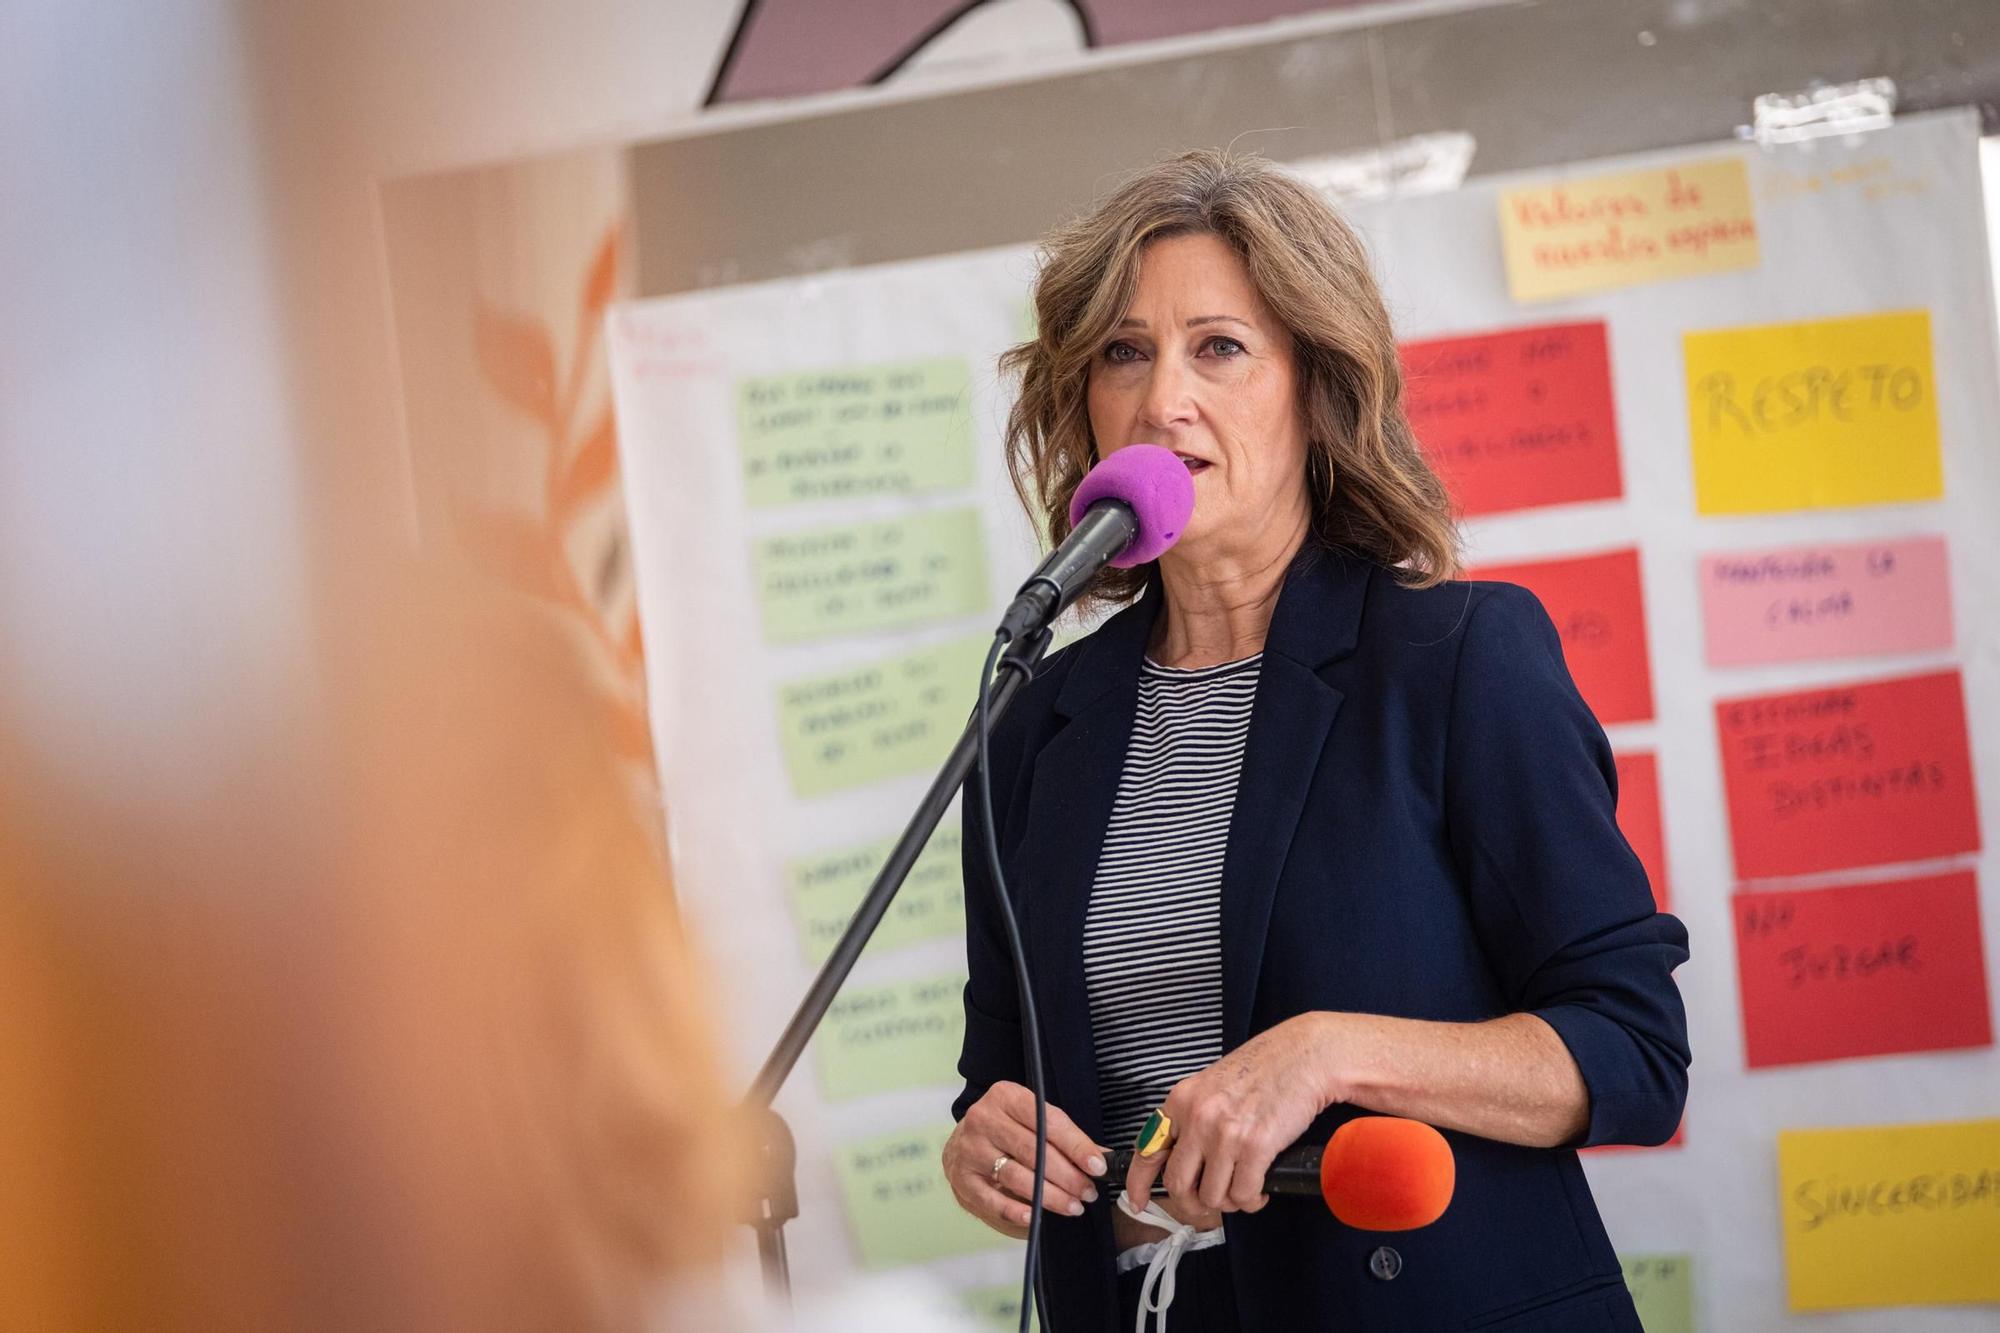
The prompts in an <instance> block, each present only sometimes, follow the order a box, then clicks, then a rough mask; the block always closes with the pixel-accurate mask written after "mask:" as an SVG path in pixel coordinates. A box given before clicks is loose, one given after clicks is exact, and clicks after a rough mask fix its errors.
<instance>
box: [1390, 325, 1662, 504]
mask: <svg viewBox="0 0 2000 1333" xmlns="http://www.w3.org/2000/svg"><path fill="white" fill-rule="evenodd" d="M1399 350H1400V351H1401V353H1402V361H1403V376H1404V391H1403V410H1404V412H1405V413H1406V414H1407V415H1408V416H1409V419H1410V427H1411V429H1412V430H1414V431H1415V432H1416V436H1417V440H1418V442H1419V444H1421V446H1422V447H1423V451H1424V454H1425V456H1426V457H1428V458H1429V459H1430V462H1431V466H1432V467H1434V468H1436V469H1437V470H1438V475H1440V476H1441V477H1443V478H1444V483H1445V486H1446V487H1447V488H1448V489H1449V490H1450V492H1451V498H1452V500H1453V501H1454V502H1455V503H1456V504H1457V505H1458V508H1459V510H1460V512H1461V513H1464V514H1467V515H1472V514H1496V513H1501V512H1503V511H1505V510H1509V509H1530V508H1533V507H1535V506H1537V505H1558V504H1574V503H1576V502H1577V501H1580V500H1615V499H1617V498H1618V497H1619V496H1621V495H1623V494H1624V493H1625V487H1624V482H1623V480H1622V478H1621V477H1620V475H1619V471H1618V420H1617V416H1616V414H1615V413H1614V412H1613V411H1612V406H1611V358H1610V354H1609V352H1608V351H1607V349H1606V346H1605V338H1604V323H1603V321H1601V320H1599V321H1595V322H1592V323H1588V324H1547V325H1542V326H1540V327H1538V328H1527V329H1508V330H1505V331H1503V332H1500V333H1482V334H1475V335H1473V336H1471V337H1466V338H1435V339H1431V340H1429V341H1425V342H1409V343H1404V344H1402V346H1401V348H1400V349H1399Z"/></svg>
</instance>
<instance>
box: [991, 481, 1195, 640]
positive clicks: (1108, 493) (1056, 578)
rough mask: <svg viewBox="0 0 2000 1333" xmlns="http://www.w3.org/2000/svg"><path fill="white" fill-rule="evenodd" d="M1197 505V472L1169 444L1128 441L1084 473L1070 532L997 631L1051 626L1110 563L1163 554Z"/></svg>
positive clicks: (1022, 633)
mask: <svg viewBox="0 0 2000 1333" xmlns="http://www.w3.org/2000/svg"><path fill="white" fill-rule="evenodd" d="M1192 513H1194V478H1192V477H1190V476H1189V475H1188V470H1187V465H1186V464H1185V463H1183V462H1181V460H1180V459H1179V458H1177V457H1175V456H1174V453H1173V451H1172V450H1170V449H1163V448H1161V447H1160V446H1159V445H1157V444H1129V445H1126V446H1125V447H1124V448H1123V449H1119V450H1116V451H1114V452H1113V453H1112V454H1111V456H1110V457H1108V458H1106V459H1105V460H1104V461H1103V462H1101V463H1099V464H1098V465H1097V466H1096V467H1094V468H1092V469H1091V470H1090V471H1089V472H1088V473H1086V474H1085V475H1084V478H1083V484H1082V485H1080V486H1078V487H1077V488H1076V495H1075V497H1074V498H1072V499H1071V500H1070V504H1069V522H1070V530H1069V536H1067V537H1065V538H1063V540H1062V544H1061V545H1059V546H1057V547H1056V549H1055V550H1053V551H1051V552H1049V555H1048V558H1047V559H1046V560H1044V561H1042V563H1041V564H1040V565H1038V566H1037V567H1036V569H1035V572H1034V573H1032V574H1030V575H1028V581H1027V582H1026V583H1023V584H1022V585H1021V590H1020V591H1019V592H1017V593H1015V594H1014V601H1013V604H1012V605H1010V606H1009V607H1008V608H1007V613H1006V614H1005V615H1004V616H1002V617H1001V618H1000V628H999V631H998V632H999V633H1000V634H1001V635H1003V636H1005V637H1006V639H1007V640H1008V641H1009V642H1012V643H1018V642H1020V641H1021V640H1022V639H1024V638H1026V637H1027V636H1029V635H1031V634H1034V633H1037V632H1038V631H1040V630H1043V629H1046V628H1048V625H1049V622H1050V621H1052V620H1054V619H1055V618H1056V617H1057V616H1059V615H1061V614H1062V613H1063V612H1064V611H1065V610H1066V609H1068V607H1069V606H1070V604H1071V603H1073V602H1074V601H1076V599H1077V598H1078V597H1081V596H1082V595H1083V590H1084V589H1085V588H1087V587H1089V586H1090V581H1091V580H1092V579H1094V578H1096V577H1097V575H1098V572H1099V571H1100V570H1102V569H1103V568H1104V567H1105V566H1106V565H1112V566H1114V567H1116V568H1118V569H1130V568H1132V567H1133V566H1134V565H1143V564H1145V563H1146V562H1148V561H1150V560H1157V559H1159V557H1160V553H1161V552H1162V551H1165V550H1166V549H1167V548H1168V547H1170V546H1172V545H1173V544H1174V543H1175V542H1177V541H1179V540H1180V536H1181V530H1182V529H1183V528H1185V527H1186V526H1187V521H1188V516H1189V515H1190V514H1192Z"/></svg>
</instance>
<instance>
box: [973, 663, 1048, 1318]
mask: <svg viewBox="0 0 2000 1333" xmlns="http://www.w3.org/2000/svg"><path fill="white" fill-rule="evenodd" d="M1008 643H1009V638H1008V636H1007V635H1006V634H996V635H994V636H993V647H992V648H990V649H989V650H987V653H986V666H985V669H984V670H983V671H981V672H980V675H979V813H980V823H981V824H983V825H984V826H985V832H986V839H985V841H986V868H987V872H988V873H989V874H991V875H992V877H993V896H994V897H996V898H998V899H999V900H1000V920H1001V921H1002V922H1004V923H1005V924H1006V927H1007V951H1008V952H1009V953H1010V954H1012V955H1013V959H1014V985H1015V988H1016V989H1017V990H1018V991H1019V992H1020V997H1021V1043H1022V1045H1023V1046H1024V1047H1026V1050H1027V1064H1028V1069H1027V1074H1028V1088H1029V1090H1030V1091H1031V1092H1033V1093H1034V1094H1035V1184H1034V1188H1033V1189H1032V1190H1030V1191H1029V1193H1030V1195H1031V1197H1030V1198H1029V1200H1028V1253H1027V1257H1026V1258H1025V1259H1023V1260H1022V1263H1021V1333H1028V1328H1029V1324H1030V1322H1031V1321H1032V1320H1033V1319H1034V1317H1035V1272H1036V1269H1037V1268H1038V1267H1039V1258H1040V1255H1041V1248H1042V1187H1043V1185H1044V1184H1046V1183H1047V1179H1048V1165H1049V1163H1048V1152H1049V1099H1048V1094H1047V1092H1046V1091H1044V1087H1045V1085H1044V1081H1043V1078H1042V1025H1041V1020H1040V1019H1039V1018H1037V1017H1036V1015H1035V996H1034V989H1033V987H1032V986H1031V985H1030V984H1029V982H1028V953H1027V950H1026V948H1024V947H1023V946H1022V944H1021V926H1020V923H1019V922H1017V921H1016V920H1015V919H1014V902H1013V899H1011V898H1009V897H1008V896H1007V877H1006V875H1005V874H1004V873H1003V872H1002V871H1001V869H1000V833H999V830H998V829H996V828H995V827H994V825H993V776H992V765H991V764H989V763H988V762H987V759H988V754H987V747H988V742H989V741H991V740H992V732H993V725H992V714H991V707H992V692H993V673H994V670H995V669H996V667H997V666H998V664H999V661H1000V655H1001V654H1002V653H1004V652H1005V651H1006V650H1007V645H1008ZM1017 665H1019V664H1015V663H1010V664H1009V666H1010V669H1011V668H1012V667H1014V666H1017ZM1021 669H1023V670H1025V667H1023V668H1021Z"/></svg>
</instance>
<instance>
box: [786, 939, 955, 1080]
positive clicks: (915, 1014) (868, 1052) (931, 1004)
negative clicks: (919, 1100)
mask: <svg viewBox="0 0 2000 1333" xmlns="http://www.w3.org/2000/svg"><path fill="white" fill-rule="evenodd" d="M964 992H965V973H964V972H962V971H960V972H955V973H952V972H948V973H945V974H944V975H942V976H935V977H919V978H917V979H916V980H914V981H892V982H890V983H889V984H888V985H886V986H856V987H852V988H850V989H848V990H845V991H842V992H841V993H840V996H839V998H838V999H836V1000H835V1001H834V1002H833V1007H832V1008H831V1009H829V1010H827V1013H826V1024H825V1026H824V1027H822V1028H821V1029H820V1030H819V1035H818V1036H817V1037H815V1038H814V1045H816V1046H818V1047H819V1068H820V1076H821V1078H822V1080H823V1081H824V1082H825V1084H826V1095H827V1100H829V1101H836V1102H838V1101H846V1100H848V1099H849V1098H852V1097H865V1096H867V1095H869V1094H870V1093H876V1092H892V1091H894V1090H896V1089H897V1088H923V1087H933V1086H937V1085H939V1084H945V1083H955V1082H957V1080H958V1073H957V1070H958V1052H959V1048H960V1047H961V1046H963V1045H964V1044H965V1004H964V1001H963V999H962V998H961V997H962V996H963V994H964Z"/></svg>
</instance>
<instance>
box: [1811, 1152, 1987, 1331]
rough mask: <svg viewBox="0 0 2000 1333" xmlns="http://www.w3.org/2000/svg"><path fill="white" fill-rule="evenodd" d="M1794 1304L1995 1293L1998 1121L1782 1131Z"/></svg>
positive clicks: (1903, 1301)
mask: <svg viewBox="0 0 2000 1333" xmlns="http://www.w3.org/2000/svg"><path fill="white" fill-rule="evenodd" d="M1778 1178H1779V1185H1778V1190H1779V1207H1780V1209H1781V1210H1782V1212H1783V1215H1784V1232H1785V1267H1786V1271H1787V1275H1788V1278H1789V1280H1790V1290H1791V1307H1792V1309H1794V1310H1830V1309H1842V1308H1849V1307H1854V1306H1873V1305H1931V1304H1940V1303H1948V1302H1964V1301H2000V1120H1961V1121H1954V1122H1950V1123H1944V1124H1928V1125H1885V1126H1881V1127H1876V1128H1866V1129H1800V1130H1785V1131H1783V1132H1781V1133H1780V1134H1779V1135H1778Z"/></svg>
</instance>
